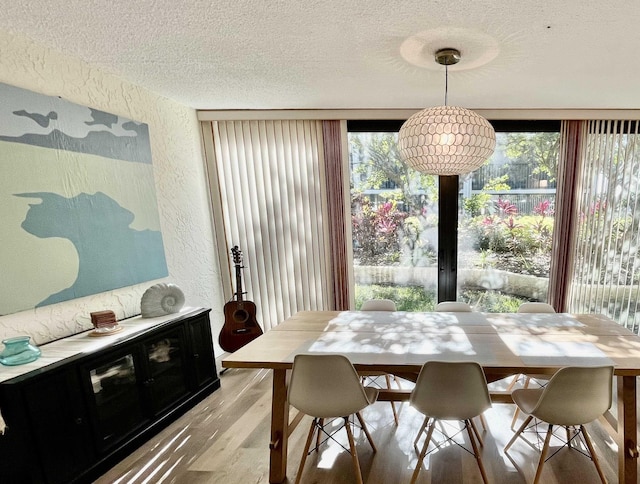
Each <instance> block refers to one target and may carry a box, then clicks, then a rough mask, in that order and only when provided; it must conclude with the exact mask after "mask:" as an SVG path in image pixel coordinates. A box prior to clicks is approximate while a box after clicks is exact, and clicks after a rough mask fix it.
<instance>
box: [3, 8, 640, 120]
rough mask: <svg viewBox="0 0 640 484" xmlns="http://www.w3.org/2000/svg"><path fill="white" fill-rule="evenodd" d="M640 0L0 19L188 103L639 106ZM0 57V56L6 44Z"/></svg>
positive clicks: (70, 11)
mask: <svg viewBox="0 0 640 484" xmlns="http://www.w3.org/2000/svg"><path fill="white" fill-rule="evenodd" d="M639 25H640V1H638V0H617V1H609V2H606V1H592V0H565V1H558V0H540V1H524V0H494V1H478V0H476V1H469V0H397V1H389V0H385V1H380V0H360V1H348V0H324V1H319V0H271V1H258V0H253V1H249V0H221V1H202V0H192V1H179V0H138V1H131V0H110V1H109V2H97V1H91V0H89V1H87V0H32V1H25V0H18V1H15V2H9V1H6V2H3V5H2V8H1V9H0V29H4V30H7V31H10V32H12V33H18V34H21V35H24V36H26V37H29V38H31V39H33V40H35V41H37V42H39V43H41V44H43V45H45V46H48V47H51V48H53V49H55V50H57V51H60V52H63V53H66V54H69V55H71V56H74V57H78V58H80V59H82V60H84V61H85V62H87V63H89V64H90V65H93V66H96V67H99V68H101V69H103V70H106V71H108V72H111V73H113V74H115V75H116V76H118V77H120V78H123V79H126V80H128V81H130V82H132V83H135V84H138V85H141V86H143V87H145V88H147V89H149V90H151V91H154V92H157V93H159V94H161V95H163V96H166V97H168V98H171V99H174V100H176V101H178V102H180V103H182V104H185V105H187V106H190V107H193V108H196V109H283V108H300V109H313V108H420V107H424V106H431V105H440V104H443V102H444V68H443V67H442V66H439V65H437V64H435V62H434V61H433V60H432V59H433V57H432V56H433V52H434V51H435V50H437V49H438V48H443V47H455V48H458V49H459V50H460V51H461V52H462V61H461V62H460V64H458V65H457V66H453V67H451V68H450V69H449V90H448V103H449V104H457V105H462V106H465V107H468V108H472V109H474V108H475V109H480V108H634V109H638V108H640V83H639V80H640V56H639V55H637V52H636V49H637V48H638V47H639V46H640V27H639ZM0 55H1V53H0Z"/></svg>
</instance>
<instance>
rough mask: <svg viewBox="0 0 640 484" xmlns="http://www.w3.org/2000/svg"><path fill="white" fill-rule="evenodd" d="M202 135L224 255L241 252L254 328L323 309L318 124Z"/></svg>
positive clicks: (209, 126)
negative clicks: (253, 306)
mask: <svg viewBox="0 0 640 484" xmlns="http://www.w3.org/2000/svg"><path fill="white" fill-rule="evenodd" d="M203 136H204V144H205V153H206V156H207V162H208V166H209V170H210V171H212V170H215V172H216V173H215V175H216V176H215V177H212V176H210V179H211V180H215V181H216V182H217V184H218V187H213V186H212V190H219V194H220V197H219V199H220V203H221V205H222V210H221V212H222V219H223V221H224V234H225V237H224V239H225V241H224V242H225V243H226V246H227V247H226V249H227V254H229V252H228V249H229V248H230V247H232V246H234V245H237V246H238V247H239V248H240V250H241V251H242V253H243V256H244V257H243V265H244V270H243V274H244V278H243V282H244V288H245V291H246V295H245V298H246V299H248V300H250V301H253V302H254V303H255V304H256V306H257V318H258V322H259V323H261V324H262V325H263V327H264V329H265V330H268V329H270V328H272V327H273V326H275V325H277V324H278V323H279V322H281V321H282V320H284V319H285V318H287V317H289V316H291V315H292V314H295V313H296V312H297V311H299V310H318V309H327V307H328V301H329V300H330V298H331V290H330V284H329V283H328V281H329V278H328V264H327V260H328V255H327V254H328V251H327V248H328V241H327V238H326V232H327V231H326V230H325V218H326V195H325V185H324V178H325V175H324V168H323V166H324V165H323V162H322V160H323V153H322V122H320V121H303V120H295V121H213V122H205V123H203ZM212 199H213V200H214V203H215V200H216V199H217V197H215V196H214V197H212ZM214 208H215V207H214ZM217 229H218V230H219V229H220V227H217ZM219 242H220V241H219ZM219 245H220V244H219ZM224 249H225V248H224V247H219V250H220V252H221V253H223V252H224ZM223 257H224V254H223ZM222 262H224V261H222ZM221 266H223V267H224V265H223V264H221ZM235 290H237V289H235Z"/></svg>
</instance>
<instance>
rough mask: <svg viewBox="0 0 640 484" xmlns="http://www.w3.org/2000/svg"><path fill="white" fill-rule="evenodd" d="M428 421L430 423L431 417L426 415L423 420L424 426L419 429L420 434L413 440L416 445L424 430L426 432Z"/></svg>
mask: <svg viewBox="0 0 640 484" xmlns="http://www.w3.org/2000/svg"><path fill="white" fill-rule="evenodd" d="M428 423H429V417H425V418H424V420H423V421H422V426H421V427H420V430H418V435H416V440H414V441H413V446H414V447H415V446H416V445H418V440H419V439H420V436H421V435H422V432H424V429H426V428H427V424H428Z"/></svg>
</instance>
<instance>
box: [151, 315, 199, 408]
mask: <svg viewBox="0 0 640 484" xmlns="http://www.w3.org/2000/svg"><path fill="white" fill-rule="evenodd" d="M185 348H186V343H185V334H184V330H183V328H182V327H180V328H176V329H174V330H172V331H167V332H164V333H161V334H159V335H157V336H156V337H154V338H150V339H149V340H147V341H146V342H145V343H144V354H145V355H146V365H147V368H148V372H147V374H148V378H147V380H146V381H145V382H144V384H145V385H144V386H145V388H147V389H148V391H149V392H150V395H149V397H150V398H149V402H151V406H152V409H151V410H152V413H153V414H157V413H159V412H162V411H164V410H165V409H166V408H167V407H169V406H172V405H175V404H176V402H177V401H179V400H180V399H182V398H185V397H186V396H187V395H188V394H189V388H188V385H187V382H188V380H187V376H188V374H187V371H186V368H187V365H186V362H185V358H186V351H185Z"/></svg>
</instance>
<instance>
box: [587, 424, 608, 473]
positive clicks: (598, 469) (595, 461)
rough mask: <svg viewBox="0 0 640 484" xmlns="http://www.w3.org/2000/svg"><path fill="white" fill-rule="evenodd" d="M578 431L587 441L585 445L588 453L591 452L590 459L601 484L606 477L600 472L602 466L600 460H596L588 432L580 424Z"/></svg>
mask: <svg viewBox="0 0 640 484" xmlns="http://www.w3.org/2000/svg"><path fill="white" fill-rule="evenodd" d="M580 431H581V432H582V435H583V436H584V441H585V442H586V443H587V447H588V448H589V453H590V454H591V460H592V461H593V463H594V464H595V466H596V470H597V471H598V475H599V476H600V481H602V483H603V484H606V482H607V479H606V478H605V477H604V473H603V472H602V468H601V467H600V462H599V461H598V457H597V456H596V450H595V448H594V447H593V443H592V442H591V437H589V434H588V433H587V429H585V428H584V425H581V426H580Z"/></svg>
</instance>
